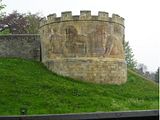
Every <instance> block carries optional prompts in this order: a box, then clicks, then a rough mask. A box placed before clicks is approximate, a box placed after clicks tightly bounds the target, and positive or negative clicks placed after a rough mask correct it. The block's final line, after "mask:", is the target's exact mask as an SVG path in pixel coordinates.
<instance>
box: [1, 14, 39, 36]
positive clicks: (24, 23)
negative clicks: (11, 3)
mask: <svg viewBox="0 0 160 120" xmlns="http://www.w3.org/2000/svg"><path fill="white" fill-rule="evenodd" d="M40 19H41V18H40V17H39V14H38V13H37V14H31V13H28V14H21V13H18V12H17V11H13V12H12V13H11V14H9V15H8V16H6V15H5V16H4V17H3V19H1V20H0V31H1V32H2V31H3V33H6V31H7V32H9V33H11V34H37V33H38V29H39V20H40Z"/></svg>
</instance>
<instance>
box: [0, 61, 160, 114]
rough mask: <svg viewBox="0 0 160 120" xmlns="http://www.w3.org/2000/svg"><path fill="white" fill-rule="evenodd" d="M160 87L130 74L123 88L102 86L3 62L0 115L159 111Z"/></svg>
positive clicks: (31, 64) (32, 63)
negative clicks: (26, 112) (23, 112)
mask: <svg viewBox="0 0 160 120" xmlns="http://www.w3.org/2000/svg"><path fill="white" fill-rule="evenodd" d="M158 100H159V93H158V84H156V83H154V82H152V81H150V80H145V79H144V78H143V77H141V76H139V75H137V74H136V73H135V72H133V71H131V70H128V81H127V83H126V84H123V85H100V84H93V83H86V82H81V81H75V80H73V79H71V78H67V77H62V76H59V75H56V74H54V73H52V72H50V71H49V70H47V69H46V68H45V67H44V66H43V64H41V63H40V62H35V61H29V60H23V59H17V58H0V115H18V114H20V108H22V107H26V108H27V109H28V114H56V113H79V112H95V111H106V112H107V111H128V110H147V109H158Z"/></svg>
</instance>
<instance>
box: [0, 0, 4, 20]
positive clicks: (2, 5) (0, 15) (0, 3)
mask: <svg viewBox="0 0 160 120" xmlns="http://www.w3.org/2000/svg"><path fill="white" fill-rule="evenodd" d="M4 8H5V5H4V4H2V0H0V18H2V16H3V14H4V12H2V10H3V9H4Z"/></svg>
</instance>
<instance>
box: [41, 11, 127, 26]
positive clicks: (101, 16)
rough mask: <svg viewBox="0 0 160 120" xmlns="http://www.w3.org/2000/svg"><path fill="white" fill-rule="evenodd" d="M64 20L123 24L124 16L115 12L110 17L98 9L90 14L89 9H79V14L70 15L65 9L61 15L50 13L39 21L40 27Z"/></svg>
mask: <svg viewBox="0 0 160 120" xmlns="http://www.w3.org/2000/svg"><path fill="white" fill-rule="evenodd" d="M65 21H104V22H113V23H117V24H120V25H122V26H124V18H122V17H120V16H119V15H117V14H112V17H109V14H108V13H107V12H103V11H99V12H98V15H97V16H95V15H91V11H88V10H83V11H80V15H72V12H71V11H65V12H62V13H61V17H57V15H56V14H55V13H54V14H50V15H48V16H47V18H43V19H41V21H40V27H41V26H43V25H45V24H49V23H54V22H65Z"/></svg>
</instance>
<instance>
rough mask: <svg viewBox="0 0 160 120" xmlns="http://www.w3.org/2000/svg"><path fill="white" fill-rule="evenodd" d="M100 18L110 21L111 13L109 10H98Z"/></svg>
mask: <svg viewBox="0 0 160 120" xmlns="http://www.w3.org/2000/svg"><path fill="white" fill-rule="evenodd" d="M98 20H104V21H109V14H108V12H102V11H99V12H98Z"/></svg>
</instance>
